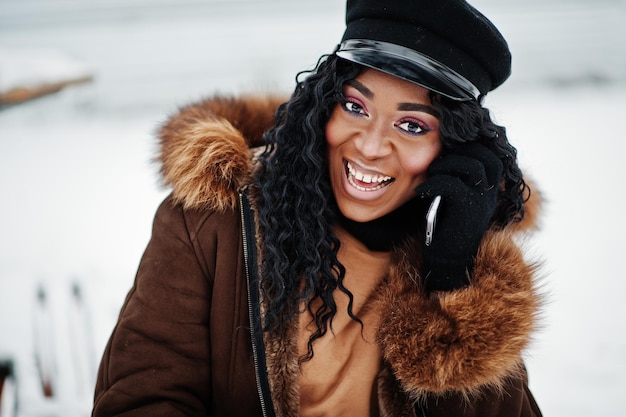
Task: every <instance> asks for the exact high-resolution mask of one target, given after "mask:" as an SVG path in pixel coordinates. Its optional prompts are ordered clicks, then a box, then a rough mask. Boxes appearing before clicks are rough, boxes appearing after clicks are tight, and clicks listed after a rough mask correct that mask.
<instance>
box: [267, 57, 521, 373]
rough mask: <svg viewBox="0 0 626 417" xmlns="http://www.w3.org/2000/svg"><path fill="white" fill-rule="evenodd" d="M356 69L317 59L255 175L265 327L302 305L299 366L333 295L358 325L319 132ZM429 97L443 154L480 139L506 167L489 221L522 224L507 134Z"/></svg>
mask: <svg viewBox="0 0 626 417" xmlns="http://www.w3.org/2000/svg"><path fill="white" fill-rule="evenodd" d="M362 70H363V67H362V66H360V65H358V64H354V63H351V62H348V61H345V60H343V59H341V58H338V57H337V56H336V55H335V54H334V53H333V54H330V55H325V56H323V57H322V58H320V61H319V62H318V64H317V65H316V67H315V68H314V69H313V70H311V71H304V72H302V73H300V74H298V77H297V85H296V88H295V91H294V93H293V95H292V97H291V98H290V100H289V101H288V102H287V103H284V104H283V105H282V106H280V107H279V109H278V111H277V113H276V123H275V125H274V127H273V128H272V129H270V130H269V131H268V132H267V133H266V135H265V138H264V140H265V143H266V145H267V146H266V149H265V151H264V153H263V154H262V155H261V157H260V169H259V171H258V175H257V176H256V177H255V186H256V188H257V190H258V191H259V205H258V211H259V219H260V225H259V226H260V229H261V232H262V234H263V239H264V253H263V258H262V259H263V262H262V265H261V272H262V281H261V287H262V291H263V298H264V300H265V302H266V303H267V313H266V316H265V317H264V319H265V321H264V324H265V327H264V330H265V331H269V332H277V334H282V332H283V331H284V330H285V325H286V324H287V323H288V322H289V321H290V320H291V319H292V318H294V317H295V315H296V314H297V313H298V312H299V311H300V310H301V309H302V308H303V307H302V306H305V307H304V308H307V309H308V310H309V311H310V313H311V314H312V316H313V317H314V320H315V325H316V327H317V330H316V331H315V332H314V333H313V334H312V335H311V336H310V338H309V341H308V353H307V354H306V355H305V356H303V357H302V358H301V360H302V361H305V360H308V359H310V358H312V357H313V342H314V341H315V340H316V339H318V338H320V337H322V336H323V335H324V334H326V332H327V331H328V329H329V328H332V321H333V318H334V316H335V314H336V312H337V306H336V304H335V301H334V299H333V292H334V291H335V290H337V289H339V290H340V291H342V292H344V293H345V294H346V295H347V296H348V297H349V300H350V302H349V304H348V314H349V315H350V317H351V318H352V319H354V320H356V321H358V322H360V320H359V318H358V317H356V316H355V315H354V314H353V312H352V294H351V293H350V291H349V290H348V289H346V288H345V287H344V286H343V279H344V276H345V270H344V267H343V266H342V265H341V263H340V262H339V261H338V259H337V252H338V249H339V244H340V242H339V240H338V239H337V237H336V235H335V234H334V232H333V224H334V223H335V221H336V218H337V214H336V213H337V208H336V205H335V203H334V197H333V195H332V189H331V186H330V179H329V174H328V166H327V159H326V139H325V127H326V124H327V122H328V120H329V118H330V115H331V113H332V111H333V109H334V107H335V105H336V104H337V103H339V102H340V101H342V99H343V87H344V86H345V85H346V83H347V82H348V81H350V80H352V79H354V78H356V77H357V76H358V74H359V73H360V72H361V71H362ZM431 100H432V102H433V105H434V106H435V107H436V108H437V109H438V110H439V112H440V137H441V140H442V142H443V148H444V151H445V150H451V149H454V148H455V147H457V146H462V143H464V142H469V141H480V142H481V143H483V144H484V145H486V146H487V147H489V148H490V149H492V150H493V151H494V152H495V153H496V154H497V155H498V156H499V157H500V158H501V160H502V162H503V164H504V167H505V169H504V175H503V178H504V179H503V186H502V189H501V191H500V195H499V204H498V207H497V209H496V213H495V215H494V218H493V224H495V225H498V226H500V227H504V226H505V225H506V224H508V223H510V222H511V221H519V220H521V218H522V217H523V216H524V208H523V202H524V200H525V194H526V193H527V191H528V187H527V185H526V184H525V183H524V180H523V178H522V173H521V171H520V169H519V167H518V166H517V159H516V158H517V157H516V153H517V152H516V150H515V148H514V147H512V146H511V145H510V144H509V142H508V139H507V137H506V131H505V129H504V128H503V127H501V126H497V125H496V124H495V123H493V122H492V120H491V117H490V115H489V111H488V110H487V109H485V108H483V107H482V105H481V104H480V102H476V101H470V102H456V101H453V100H449V99H446V98H445V97H441V96H438V95H435V94H433V95H432V96H431ZM314 303H315V305H316V306H318V307H316V308H315V309H314V308H313V307H312V306H313V304H314ZM313 310H314V311H313Z"/></svg>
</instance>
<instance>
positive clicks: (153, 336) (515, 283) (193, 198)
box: [93, 97, 541, 417]
mask: <svg viewBox="0 0 626 417" xmlns="http://www.w3.org/2000/svg"><path fill="white" fill-rule="evenodd" d="M279 102H280V100H279V99H278V98H273V97H246V98H238V99H235V98H212V99H208V100H205V101H203V102H200V103H197V104H194V105H191V106H188V107H186V108H183V109H182V110H181V111H180V113H178V114H177V115H175V116H174V117H172V118H171V119H170V120H169V121H168V122H167V123H166V124H165V125H164V126H163V127H162V129H161V131H160V139H161V151H160V158H159V160H160V162H161V164H162V173H163V175H164V178H165V181H166V183H167V184H168V185H169V186H171V187H172V193H171V195H170V196H169V197H168V198H167V199H166V200H165V201H164V202H163V203H162V205H161V206H160V207H159V209H158V212H157V214H156V216H155V219H154V227H153V235H152V238H151V240H150V243H149V244H148V247H147V249H146V251H145V254H144V256H143V258H142V260H141V264H140V266H139V269H138V272H137V276H136V280H135V283H134V285H133V287H132V289H131V290H130V292H129V294H128V296H127V299H126V301H125V303H124V306H123V308H122V311H121V313H120V317H119V321H118V324H117V326H116V327H115V329H114V331H113V334H112V335H111V338H110V340H109V343H108V345H107V347H106V351H105V352H104V355H103V358H102V362H101V365H100V371H99V375H98V380H97V387H96V393H95V403H94V409H93V415H94V416H95V417H101V416H114V415H123V416H168V417H172V416H205V415H211V416H237V417H247V416H260V415H262V414H261V402H260V400H259V393H258V390H257V385H256V379H255V371H254V364H253V355H252V346H251V340H250V322H249V315H248V291H247V287H246V277H245V266H244V260H243V248H242V246H243V245H242V232H241V223H242V222H241V216H240V210H239V202H238V194H239V193H238V191H239V189H240V188H241V187H242V186H244V185H246V184H249V183H250V177H251V169H252V168H251V151H250V147H252V146H254V145H258V144H259V142H260V139H261V135H262V133H263V132H264V131H265V130H266V129H267V128H268V127H270V126H271V125H272V123H273V113H274V111H275V109H276V107H277V105H278V104H279ZM252 204H253V208H254V201H252ZM536 205H537V204H536V202H534V201H533V200H531V201H530V202H529V203H528V204H527V207H526V210H527V213H528V215H527V217H526V219H525V220H524V222H522V223H520V224H515V225H512V226H509V227H508V228H506V229H505V230H500V231H489V232H487V234H486V235H485V237H484V239H483V241H482V243H481V246H480V249H479V252H478V254H477V258H476V264H475V268H474V272H473V276H472V278H471V285H470V286H469V287H467V288H464V289H459V290H455V291H452V292H448V293H438V294H435V295H434V296H431V297H426V296H425V295H424V294H423V292H422V290H421V287H420V280H419V265H416V261H415V259H417V258H416V254H415V253H413V251H412V249H411V248H412V247H415V245H406V247H405V248H402V249H398V250H396V251H395V252H394V254H393V266H392V268H391V271H390V273H389V276H388V277H387V279H386V280H385V281H384V283H383V284H382V285H381V287H380V288H379V291H378V293H377V297H376V301H375V302H376V303H377V308H378V311H380V312H381V315H382V324H381V326H380V330H379V334H378V342H379V344H380V347H381V351H382V353H383V363H384V366H383V369H382V371H381V373H380V375H379V378H378V389H377V392H378V396H379V407H380V415H381V416H417V417H421V416H433V417H439V416H441V417H443V416H446V417H455V416H475V417H479V416H480V417H495V416H501V417H517V416H528V417H531V416H532V417H537V416H540V415H541V414H540V411H539V409H538V408H537V405H536V404H535V401H534V399H533V397H532V395H531V393H530V392H529V391H528V388H527V380H526V372H525V369H524V365H523V360H522V354H523V351H524V349H525V348H526V347H527V346H528V344H529V341H530V338H531V334H532V332H533V330H534V329H535V327H536V316H537V310H538V306H539V303H540V297H539V295H538V293H537V291H536V288H535V283H534V281H533V280H534V273H535V269H536V267H535V266H534V265H532V264H529V263H527V261H525V260H524V258H523V256H522V253H521V251H520V249H519V248H518V246H517V245H516V243H515V240H516V239H514V237H515V235H517V234H520V233H523V232H524V231H525V230H529V229H530V228H532V226H533V224H534V223H535V213H536V211H537V210H536V207H535V206H536ZM258 244H259V245H260V247H262V239H259V240H258ZM296 326H297V320H295V322H294V323H293V326H292V327H291V328H290V329H288V330H287V331H286V333H285V334H284V335H283V337H281V338H276V337H273V338H270V337H268V336H266V337H265V356H266V361H267V364H266V369H265V371H266V374H267V377H268V381H269V392H270V393H271V403H272V404H273V407H274V412H275V415H276V416H281V417H282V416H296V415H297V413H298V408H299V405H298V404H299V393H298V385H297V377H298V364H297V347H296V342H295V337H293V335H294V334H296V332H297V329H296Z"/></svg>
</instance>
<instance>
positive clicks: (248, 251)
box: [239, 189, 274, 417]
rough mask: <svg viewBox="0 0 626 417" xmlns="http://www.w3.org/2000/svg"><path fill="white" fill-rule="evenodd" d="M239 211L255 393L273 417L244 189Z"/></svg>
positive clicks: (251, 225)
mask: <svg viewBox="0 0 626 417" xmlns="http://www.w3.org/2000/svg"><path fill="white" fill-rule="evenodd" d="M239 210H240V214H241V233H242V240H243V258H244V266H245V272H246V283H247V287H248V316H249V319H250V339H251V342H252V356H253V361H254V372H255V375H256V386H257V391H258V393H259V400H260V401H261V411H262V412H263V417H274V412H273V410H272V409H268V405H270V406H271V405H272V402H271V399H270V397H269V393H267V392H266V391H267V390H268V387H267V383H263V380H262V379H261V378H262V377H263V376H265V378H267V374H264V373H262V371H261V366H260V364H259V362H260V354H261V352H260V351H259V348H260V346H259V345H261V346H262V344H263V341H262V340H258V339H257V334H259V333H257V332H256V325H255V324H256V320H257V319H259V320H260V314H259V317H258V318H255V314H254V309H255V307H256V306H255V303H256V305H258V302H259V301H258V296H257V297H256V298H257V300H255V301H254V302H253V300H252V291H258V289H257V290H255V288H254V287H253V285H258V280H255V282H254V283H253V282H252V276H251V274H252V273H254V271H256V246H253V247H251V246H252V245H251V244H250V242H249V240H250V239H251V238H252V237H253V236H254V234H255V227H254V217H253V216H252V212H251V210H250V203H249V201H248V198H247V193H246V190H245V189H244V190H242V191H240V192H239ZM251 265H252V266H251ZM252 268H255V269H252ZM263 363H265V360H264V358H263ZM264 372H266V371H264ZM265 381H266V380H265ZM264 387H265V389H264Z"/></svg>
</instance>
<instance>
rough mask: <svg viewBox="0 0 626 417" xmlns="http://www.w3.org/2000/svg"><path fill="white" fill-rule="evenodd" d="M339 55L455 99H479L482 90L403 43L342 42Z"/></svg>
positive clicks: (361, 40) (363, 40) (351, 40)
mask: <svg viewBox="0 0 626 417" xmlns="http://www.w3.org/2000/svg"><path fill="white" fill-rule="evenodd" d="M337 56H338V57H340V58H343V59H345V60H348V61H351V62H355V63H357V64H361V65H364V66H366V67H369V68H373V69H377V70H379V71H382V72H384V73H387V74H390V75H394V76H396V77H398V78H402V79H404V80H407V81H410V82H412V83H415V84H417V85H420V86H422V87H424V88H427V89H428V90H431V91H433V92H435V93H438V94H441V95H444V96H446V97H449V98H451V99H453V100H458V101H467V100H475V99H478V97H479V96H480V91H479V90H478V88H476V86H474V85H473V84H472V83H471V82H470V81H469V80H467V79H466V78H465V77H463V76H462V75H460V74H458V73H457V72H455V71H453V70H452V69H450V68H448V67H447V66H445V65H443V64H441V63H439V62H437V61H435V60H433V59H431V58H430V57H428V56H426V55H423V54H420V53H419V52H417V51H414V50H412V49H409V48H405V47H403V46H400V45H396V44H392V43H388V42H381V41H373V40H369V39H349V40H346V41H344V42H342V43H341V45H340V46H339V49H338V51H337Z"/></svg>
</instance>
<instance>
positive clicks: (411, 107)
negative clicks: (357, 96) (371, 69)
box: [347, 80, 441, 119]
mask: <svg viewBox="0 0 626 417" xmlns="http://www.w3.org/2000/svg"><path fill="white" fill-rule="evenodd" d="M347 84H348V85H349V86H351V87H354V88H356V89H357V90H358V91H359V92H360V93H361V94H363V95H364V96H365V97H367V98H368V99H370V100H371V99H373V98H374V92H373V91H372V90H370V89H369V88H367V87H366V86H364V85H363V84H362V83H360V82H359V81H357V80H350V81H348V82H347ZM398 110H401V111H420V112H424V113H428V114H430V115H431V116H433V117H436V118H437V119H439V117H440V116H441V115H440V114H439V112H438V111H437V110H436V109H435V108H434V107H432V106H428V105H426V104H420V103H399V104H398Z"/></svg>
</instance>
